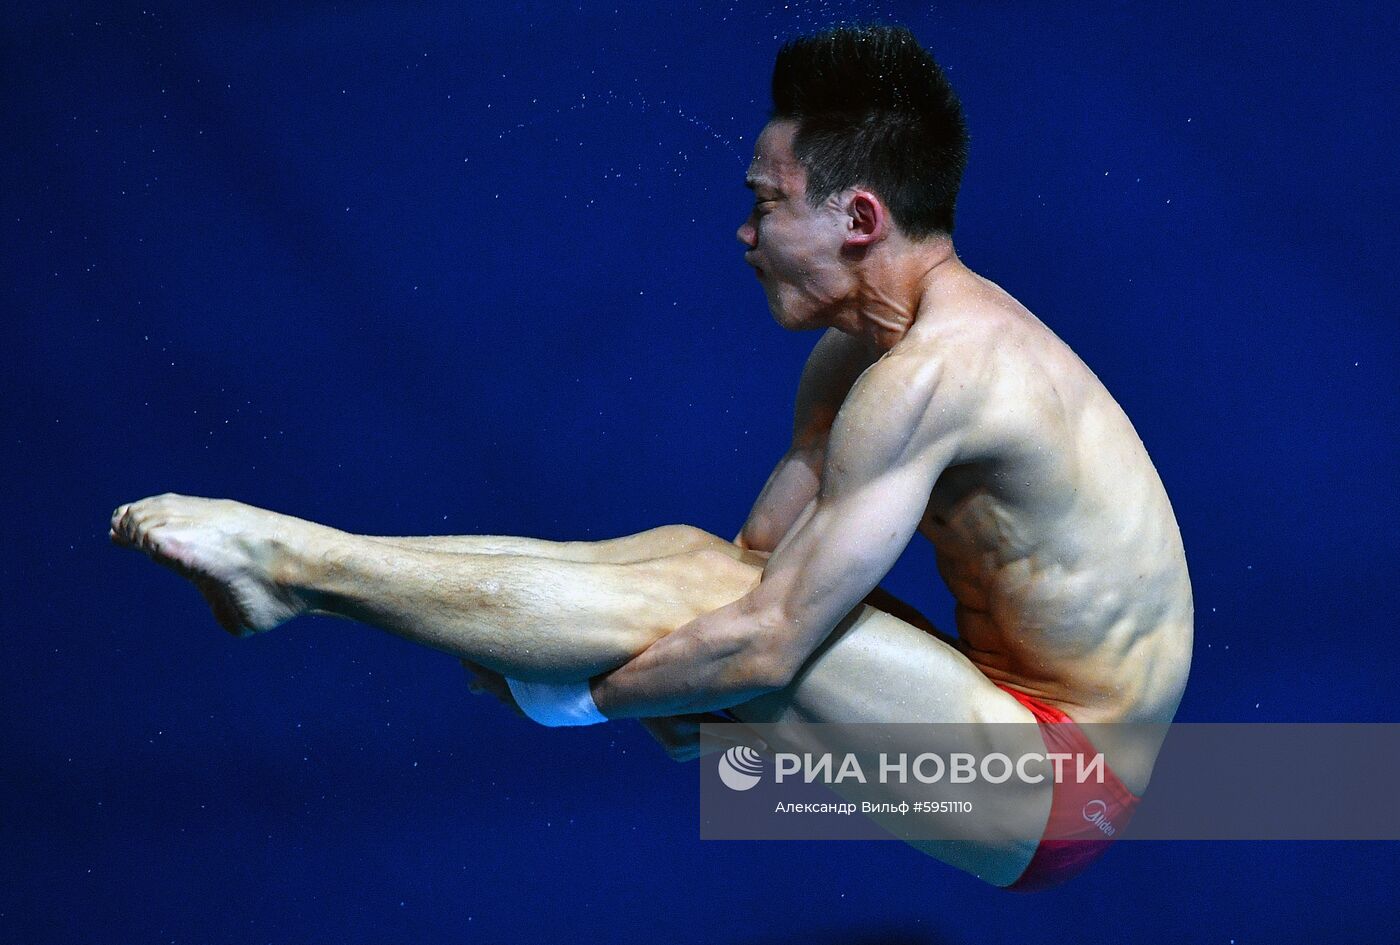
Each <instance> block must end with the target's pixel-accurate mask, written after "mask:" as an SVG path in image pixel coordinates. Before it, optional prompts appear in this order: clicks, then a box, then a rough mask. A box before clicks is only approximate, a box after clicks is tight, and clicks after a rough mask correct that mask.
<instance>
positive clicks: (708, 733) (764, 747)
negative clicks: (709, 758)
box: [689, 713, 769, 754]
mask: <svg viewBox="0 0 1400 945" xmlns="http://www.w3.org/2000/svg"><path fill="white" fill-rule="evenodd" d="M689 718H691V719H693V720H694V725H695V728H696V733H697V741H698V742H699V745H700V753H701V754H709V753H710V752H715V751H724V750H726V749H729V748H734V747H736V746H743V747H746V748H752V749H754V750H755V751H762V752H766V751H768V750H769V747H768V743H767V742H766V741H764V740H763V738H762V737H761V736H759V734H758V733H757V732H755V731H754V730H753V729H751V728H749V727H748V726H747V725H745V724H744V723H742V722H735V721H733V720H731V719H728V718H726V717H724V716H722V715H718V714H715V713H706V714H704V715H697V716H690V717H689ZM702 724H703V725H704V726H705V728H703V729H701V728H700V726H701V725H702Z"/></svg>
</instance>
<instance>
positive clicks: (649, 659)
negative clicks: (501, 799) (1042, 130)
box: [111, 27, 1192, 889]
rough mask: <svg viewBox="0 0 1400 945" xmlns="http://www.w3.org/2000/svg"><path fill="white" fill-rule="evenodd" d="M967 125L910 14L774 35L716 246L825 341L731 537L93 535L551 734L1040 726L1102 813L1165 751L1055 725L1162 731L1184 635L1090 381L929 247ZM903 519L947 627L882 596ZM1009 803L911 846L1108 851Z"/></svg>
mask: <svg viewBox="0 0 1400 945" xmlns="http://www.w3.org/2000/svg"><path fill="white" fill-rule="evenodd" d="M966 143H967V136H966V132H965V127H964V122H963V117H962V111H961V106H960V104H959V102H958V99H957V97H956V96H955V94H954V93H953V91H952V89H951V88H950V86H949V85H948V83H947V81H946V80H945V78H944V76H943V74H942V72H941V71H940V69H939V68H938V66H937V65H936V64H935V63H934V61H933V59H932V58H931V57H930V56H929V55H928V53H926V52H925V51H924V50H923V49H922V48H920V46H919V44H918V43H917V41H916V40H915V39H914V37H913V36H912V35H911V34H910V33H909V32H908V31H907V30H904V29H902V28H891V27H863V28H841V29H836V30H832V31H829V32H826V33H823V34H820V35H816V36H811V37H804V38H801V39H797V40H795V41H792V42H790V43H788V44H787V45H785V46H784V47H783V48H782V50H781V51H780V52H779V54H778V57H777V62H776V65H775V68H774V74H773V112H772V117H771V120H770V121H769V122H768V124H767V126H766V127H765V128H764V129H763V132H762V134H761V135H760V137H759V138H758V141H757V144H756V147H755V150H754V157H753V161H752V164H751V165H750V167H749V171H748V175H747V181H746V184H747V186H748V187H749V188H750V189H752V191H753V195H754V203H753V208H752V211H751V212H750V214H749V217H748V219H747V220H745V221H744V223H743V225H742V226H741V227H740V228H739V231H738V238H739V241H740V242H741V243H742V244H743V246H744V251H745V252H744V258H745V260H746V261H747V262H748V263H749V264H750V265H751V266H752V267H753V269H754V272H755V274H756V276H757V278H758V282H759V284H760V285H761V286H762V287H763V290H764V293H765V294H766V296H767V300H768V305H769V308H770V309H771V311H772V314H773V317H774V318H775V319H776V320H777V322H778V324H780V325H781V326H783V327H784V328H788V329H791V330H809V329H822V330H823V332H824V333H823V334H822V336H821V338H820V339H819V340H818V342H817V343H816V346H815V347H814V349H813V351H812V354H811V356H810V358H809V359H808V361H807V364H806V367H805V369H804V371H803V373H802V377H801V381H800V383H799V386H798V389H797V396H796V411H795V414H796V415H795V421H794V428H793V437H792V442H791V445H790V447H789V448H788V450H787V452H786V454H785V455H784V456H783V457H782V459H781V460H779V462H778V464H777V467H776V468H775V469H774V471H773V473H772V475H771V476H770V478H769V480H768V482H767V484H766V485H765V486H764V488H763V491H762V493H761V494H760V495H759V497H758V500H757V502H756V503H755V505H754V507H753V510H752V512H751V513H750V514H749V517H748V520H747V521H746V522H745V524H744V526H743V530H742V531H741V533H740V534H739V536H738V538H737V539H736V540H735V541H734V542H732V543H731V542H727V541H725V540H723V539H721V538H718V537H716V536H714V535H710V534H708V533H706V532H703V531H701V530H699V529H695V528H691V527H688V526H682V525H676V526H665V527H661V528H657V529H654V530H651V531H648V532H643V533H641V534H637V535H632V536H628V537H624V538H618V539H613V540H610V541H601V542H592V543H588V542H548V541H541V540H535V539H528V538H506V537H479V536H460V537H458V536H453V537H448V536H443V537H425V538H384V537H366V536H357V535H351V534H347V533H344V532H341V531H338V530H335V529H332V528H329V527H325V526H321V525H317V524H314V523H311V522H307V521H303V520H300V519H296V518H291V517H288V516H285V515H279V514H276V513H273V512H269V511H265V510H262V509H257V508H253V507H250V506H247V505H243V504H241V503H237V502H233V501H229V500H214V499H201V498H193V497H185V496H176V495H163V496H156V497H153V498H149V499H144V500H142V501H139V502H134V503H131V504H127V505H123V506H121V507H120V508H118V509H117V510H116V512H115V513H114V514H113V517H112V523H111V529H112V538H113V540H114V541H115V542H117V543H118V544H121V545H125V546H129V547H133V548H138V549H140V550H142V551H145V552H146V553H147V554H148V555H150V556H151V557H152V558H154V559H155V560H156V561H158V562H160V563H162V564H164V565H167V566H169V567H171V568H173V569H174V570H176V571H177V572H179V573H181V574H182V575H184V576H185V577H187V578H189V579H190V580H191V581H193V582H194V583H195V584H196V585H197V586H198V587H199V588H200V590H201V591H202V592H203V593H204V595H205V597H206V598H207V600H208V602H209V603H210V605H211V607H212V609H213V612H214V615H215V617H216V618H217V619H218V621H219V623H220V624H221V625H222V626H223V627H224V628H225V629H227V630H229V631H230V632H233V633H235V634H239V635H242V634H245V633H249V632H261V631H266V630H270V629H272V628H273V627H275V626H278V625H279V624H281V623H284V622H285V621H287V620H290V619H291V618H293V617H295V616H297V615H298V614H301V613H306V612H318V613H326V614H334V615H338V616H342V617H346V618H350V619H354V620H358V621H361V622H364V623H368V624H371V625H374V626H377V627H381V628H383V629H386V630H389V631H391V632H393V633H396V634H399V635H400V636H403V637H406V638H408V639H410V640H413V641H415V642H418V643H422V644H424V645H427V646H431V647H434V648H437V649H440V650H444V651H446V652H449V653H452V654H455V655H456V656H458V657H459V658H460V659H462V660H463V661H464V662H465V663H466V664H467V665H468V667H469V668H470V669H473V670H474V671H475V672H476V674H477V676H478V678H479V680H480V681H481V682H480V684H481V685H485V686H487V687H491V688H495V689H496V690H497V691H499V692H501V693H502V694H504V693H505V692H506V687H507V686H508V687H509V691H510V695H509V698H511V699H512V700H513V701H515V702H517V703H518V704H519V705H520V707H521V708H522V709H523V710H524V711H525V712H526V713H527V714H529V715H530V716H531V717H532V718H535V719H537V720H540V721H543V722H545V723H546V724H576V723H585V722H594V721H604V720H607V719H617V718H632V717H636V718H645V719H650V720H653V721H651V722H650V723H649V727H650V728H651V730H652V731H653V734H655V735H657V737H658V738H660V739H661V740H662V741H663V742H667V743H668V744H669V745H670V747H671V749H672V750H673V751H675V752H676V753H677V754H682V755H683V754H685V753H686V752H687V751H688V749H687V747H686V746H685V745H682V744H679V742H680V741H682V740H686V739H689V740H690V741H691V742H692V743H693V737H694V725H693V723H694V721H695V720H696V718H698V717H700V716H698V715H697V714H700V713H710V712H715V711H719V710H727V711H728V712H729V713H731V714H732V716H734V717H736V718H738V719H740V720H742V721H745V722H763V723H772V724H773V725H774V726H777V728H776V729H774V731H778V732H780V733H781V732H789V733H790V743H791V744H803V743H804V741H803V740H804V738H805V737H806V736H805V735H804V734H803V733H802V728H803V726H806V725H807V723H812V722H912V721H927V722H979V723H980V722H1027V723H1028V722H1035V723H1037V724H1038V725H1039V726H1040V731H1041V732H1042V733H1043V736H1044V739H1045V742H1046V744H1047V745H1060V746H1062V747H1064V746H1067V747H1066V750H1083V751H1086V752H1087V751H1093V750H1099V751H1101V752H1102V753H1103V755H1104V757H1105V759H1106V761H1107V768H1108V778H1107V779H1106V783H1105V784H1104V785H1096V787H1097V788H1098V790H1099V794H1098V795H1097V797H1098V800H1096V801H1095V803H1097V804H1102V812H1103V813H1102V815H1103V816H1105V817H1107V818H1108V819H1109V821H1110V822H1113V823H1117V824H1118V825H1119V826H1121V824H1122V823H1123V822H1124V821H1125V820H1126V818H1127V816H1128V815H1129V814H1130V813H1131V811H1132V808H1133V807H1134V806H1135V804H1136V803H1137V800H1138V795H1140V794H1141V792H1142V790H1143V789H1144V788H1145V786H1146V784H1147V781H1148V778H1149V776H1150V773H1151V768H1152V764H1153V760H1154V758H1155V755H1156V752H1157V750H1158V748H1159V741H1160V739H1153V738H1137V739H1135V738H1133V737H1123V738H1118V739H1106V740H1105V741H1104V743H1102V744H1099V745H1096V746H1091V745H1090V744H1089V742H1088V740H1087V739H1086V738H1085V736H1084V734H1083V732H1082V731H1081V730H1080V729H1079V727H1078V725H1080V724H1086V723H1101V722H1114V723H1137V722H1147V723H1153V724H1155V725H1165V723H1167V722H1169V721H1170V720H1171V719H1172V717H1173V715H1174V713H1175V711H1176V708H1177V705H1178V703H1179V702H1180V699H1181V696H1182V692H1183V689H1184V686H1185V683H1186V677H1187V672H1188V669H1189V665H1190V654H1191V637H1192V599H1191V588H1190V583H1189V579H1188V575H1187V568H1186V560H1185V555H1184V552H1183V549H1182V543H1181V537H1180V534H1179V531H1178V528H1177V524H1176V521H1175V518H1174V516H1173V513H1172V509H1171V506H1170V504H1169V502H1168V499H1167V495H1166V492H1165V491H1164V489H1163V486H1162V483H1161V481H1160V479H1159V478H1158V476H1157V473H1156V471H1155V469H1154V468H1153V465H1152V462H1151V461H1150V460H1149V458H1148V455H1147V453H1146V451H1145V449H1144V448H1143V445H1142V443H1141V442H1140V440H1139V439H1138V437H1137V435H1136V433H1135V432H1134V430H1133V427H1132V424H1131V423H1130V422H1129V420H1128V418H1127V417H1126V416H1125V415H1124V413H1123V411H1122V410H1121V409H1120V408H1119V406H1118V404H1117V403H1116V402H1115V401H1114V399H1113V397H1112V396H1111V395H1110V394H1109V393H1108V391H1107V390H1106V389H1105V388H1104V387H1103V385H1102V384H1101V383H1100V382H1099V380H1098V378H1097V377H1095V376H1094V374H1093V373H1092V372H1091V371H1090V370H1089V368H1088V367H1086V366H1085V365H1084V363H1083V362H1081V361H1080V359H1079V358H1078V357H1077V356H1076V355H1075V354H1074V352H1072V351H1071V350H1070V349H1069V348H1068V347H1067V346H1066V345H1065V344H1064V343H1063V342H1062V341H1060V339H1059V338H1057V337H1056V336H1055V335H1054V333H1053V332H1051V331H1050V330H1049V329H1048V328H1047V327H1046V326H1045V325H1043V324H1042V323H1041V322H1040V321H1039V320H1038V319H1037V318H1036V317H1035V316H1034V315H1032V314H1031V313H1030V312H1029V311H1028V310H1027V309H1026V308H1024V307H1023V306H1022V305H1021V304H1020V303H1018V302H1017V301H1016V300H1015V299H1013V298H1012V297H1011V296H1010V295H1008V294H1007V293H1006V292H1005V291H1004V290H1002V289H1001V288H1000V287H999V286H997V285H996V284H994V283H992V282H990V281H988V280H987V279H984V278H982V277H981V276H979V275H977V274H976V273H974V272H972V271H971V270H970V269H968V268H967V266H965V265H964V264H963V263H962V261H961V260H960V259H959V258H958V256H957V254H956V253H955V251H954V247H953V242H952V231H953V215H954V214H953V211H954V204H955V200H956V197H957V192H958V187H959V184H960V181H961V176H962V171H963V167H964V164H965V159H966ZM916 532H917V533H919V534H921V535H922V536H924V537H925V538H927V539H928V540H929V541H930V542H932V543H933V545H934V548H935V550H936V553H937V562H938V569H939V572H940V574H941V575H942V577H943V579H944V580H945V581H946V583H947V585H948V587H949V589H950V591H951V592H952V594H953V596H954V597H955V598H956V601H957V606H956V612H955V620H956V624H957V638H956V639H953V638H950V637H945V636H943V635H942V634H939V633H938V632H937V631H936V630H935V629H934V628H933V627H932V626H930V625H929V624H928V623H927V621H926V620H924V619H923V618H922V617H921V616H920V615H918V614H917V612H915V611H913V610H912V609H911V608H908V607H907V606H906V605H902V604H900V603H899V602H897V601H894V600H893V599H892V598H890V597H889V596H888V595H886V594H884V593H883V592H882V591H880V590H879V588H878V584H879V582H880V580H881V579H882V578H883V577H884V576H885V574H886V572H887V571H888V570H889V568H890V567H891V566H892V565H893V564H894V562H895V560H896V559H897V558H898V556H899V555H900V553H901V551H902V550H903V549H904V547H905V545H906V544H907V543H908V541H909V540H910V539H911V538H912V536H913V535H914V534H915V533H916ZM769 740H770V741H772V739H771V738H770V739H769ZM780 740H781V736H780ZM1014 797H1015V800H1014V804H1007V803H1003V804H1002V805H1001V806H1000V807H998V806H997V802H996V801H995V800H989V801H988V803H987V804H986V805H984V810H985V811H986V812H985V813H984V814H982V815H981V818H980V821H979V822H978V823H977V824H976V825H975V826H973V827H969V826H967V825H965V824H964V825H960V826H956V827H954V828H953V829H952V830H951V833H952V834H957V837H956V839H949V840H934V841H922V842H918V843H916V844H915V845H916V846H917V847H918V848H919V849H922V850H924V851H926V852H928V853H931V854H932V855H934V856H936V857H938V858H939V859H942V860H944V861H945V862H948V863H951V864H953V865H955V866H957V867H959V868H962V869H964V870H967V871H969V872H971V873H973V874H975V875H977V876H979V877H981V878H982V879H984V880H986V881H987V882H989V883H992V884H995V885H998V886H1007V887H1011V888H1015V889H1034V888H1041V887H1044V886H1047V885H1051V884H1053V883H1056V882H1059V881H1062V880H1064V879H1066V878H1068V877H1069V876H1072V875H1074V874H1075V873H1076V872H1078V871H1079V870H1081V869H1083V868H1084V866H1085V865H1087V863H1088V862H1090V861H1091V860H1093V859H1094V858H1096V857H1097V856H1098V855H1099V854H1101V853H1102V852H1103V846H1104V844H1103V842H1095V841H1093V840H1084V839H1080V840H1074V839H1064V837H1063V835H1056V836H1052V835H1051V831H1050V828H1049V827H1048V826H1047V825H1048V824H1050V823H1055V822H1057V820H1056V819H1057V818H1058V819H1059V821H1058V822H1063V820H1064V818H1066V817H1068V818H1069V819H1070V820H1074V819H1076V818H1080V816H1081V815H1080V810H1081V809H1084V808H1085V801H1084V799H1083V797H1082V796H1081V795H1079V794H1076V793H1074V792H1073V791H1071V790H1069V789H1068V788H1065V787H1064V786H1061V785H1048V784H1047V785H1041V786H1039V787H1038V788H1036V789H1034V790H1030V789H1027V790H1026V791H1023V792H1022V793H1020V794H1017V795H1014ZM1101 840H1102V838H1101V837H1100V841H1101Z"/></svg>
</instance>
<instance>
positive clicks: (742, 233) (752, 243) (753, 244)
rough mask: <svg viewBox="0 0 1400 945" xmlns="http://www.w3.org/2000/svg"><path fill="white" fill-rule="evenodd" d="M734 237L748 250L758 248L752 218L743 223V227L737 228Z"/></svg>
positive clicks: (756, 230)
mask: <svg viewBox="0 0 1400 945" xmlns="http://www.w3.org/2000/svg"><path fill="white" fill-rule="evenodd" d="M734 235H735V236H736V237H738V239H739V242H741V243H743V244H744V245H745V246H747V247H748V248H749V249H757V248H758V228H757V227H755V226H754V225H753V217H752V216H750V217H749V218H748V219H747V220H745V221H744V224H743V226H741V227H739V230H738V232H736V233H735V234H734Z"/></svg>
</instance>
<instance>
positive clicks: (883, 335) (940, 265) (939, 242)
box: [835, 236, 962, 351]
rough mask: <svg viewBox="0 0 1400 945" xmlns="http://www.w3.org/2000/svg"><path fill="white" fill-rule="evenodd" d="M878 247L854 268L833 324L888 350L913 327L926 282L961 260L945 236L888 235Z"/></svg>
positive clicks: (947, 273) (940, 276)
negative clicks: (911, 238)
mask: <svg viewBox="0 0 1400 945" xmlns="http://www.w3.org/2000/svg"><path fill="white" fill-rule="evenodd" d="M891 243H897V245H891ZM879 250H880V251H878V252H871V253H869V254H868V255H867V256H866V257H865V258H864V259H862V260H861V261H860V263H859V265H858V267H857V268H856V269H855V270H854V272H853V278H854V287H853V289H852V292H851V294H850V295H849V296H848V304H847V305H846V306H843V311H842V313H841V314H840V315H839V316H838V317H837V318H836V320H835V327H836V328H839V329H840V330H841V331H843V332H845V333H846V334H848V335H854V336H856V337H858V338H865V339H867V340H869V341H870V342H871V343H872V344H874V345H875V347H877V348H879V349H880V350H881V351H888V350H890V349H891V348H893V347H894V346H895V345H897V344H898V343H899V342H900V341H901V340H903V338H904V336H905V335H907V334H908V333H909V329H910V328H911V327H913V325H914V320H915V319H916V318H917V317H918V314H919V310H920V307H921V305H922V303H923V300H924V297H925V295H927V294H928V291H929V289H930V287H931V286H933V285H934V284H935V283H936V282H938V281H940V280H942V279H944V278H947V277H948V276H950V275H951V274H952V273H953V271H954V270H956V269H959V268H961V267H962V262H961V261H960V260H959V259H958V256H957V253H956V252H955V251H954V250H953V241H952V239H951V238H949V237H947V236H938V237H934V238H933V239H930V240H925V241H923V242H918V243H912V242H908V241H906V240H902V239H900V240H897V241H896V240H888V241H886V242H885V243H884V244H882V245H881V246H880V248H879Z"/></svg>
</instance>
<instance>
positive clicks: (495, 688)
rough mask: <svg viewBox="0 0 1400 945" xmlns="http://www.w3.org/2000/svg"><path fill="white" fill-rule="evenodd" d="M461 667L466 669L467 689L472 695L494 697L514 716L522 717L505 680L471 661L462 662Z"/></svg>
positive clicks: (522, 713)
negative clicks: (467, 677) (513, 713)
mask: <svg viewBox="0 0 1400 945" xmlns="http://www.w3.org/2000/svg"><path fill="white" fill-rule="evenodd" d="M462 666H463V667H464V668H465V669H466V671H467V675H468V676H469V677H470V679H469V681H468V682H467V689H468V690H469V691H470V692H471V693H472V695H476V696H479V695H482V694H483V693H484V694H486V695H490V696H495V697H496V698H497V699H498V700H499V701H500V702H502V703H504V704H505V706H506V707H507V708H508V709H510V710H512V711H513V712H515V714H516V715H520V716H523V715H524V714H525V713H524V712H522V711H521V710H520V706H519V705H517V704H516V702H515V697H514V696H512V695H511V694H510V686H509V685H507V684H506V678H505V677H504V676H502V675H501V674H500V673H498V672H496V671H495V670H491V669H487V668H486V667H485V666H479V665H477V664H476V663H473V662H472V661H471V660H462Z"/></svg>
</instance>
